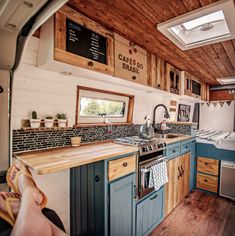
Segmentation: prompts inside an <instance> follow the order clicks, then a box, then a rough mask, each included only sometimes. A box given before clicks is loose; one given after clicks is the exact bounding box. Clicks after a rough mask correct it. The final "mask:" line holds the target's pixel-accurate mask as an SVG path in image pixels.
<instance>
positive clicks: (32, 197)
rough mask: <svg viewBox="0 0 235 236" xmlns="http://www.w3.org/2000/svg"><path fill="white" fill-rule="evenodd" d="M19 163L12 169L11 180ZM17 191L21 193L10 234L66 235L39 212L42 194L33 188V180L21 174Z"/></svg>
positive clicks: (17, 169) (24, 235)
mask: <svg viewBox="0 0 235 236" xmlns="http://www.w3.org/2000/svg"><path fill="white" fill-rule="evenodd" d="M19 169H20V165H18V166H17V167H16V168H13V169H12V173H11V175H10V176H11V178H12V180H13V179H14V177H15V176H16V173H17V171H19ZM18 187H19V191H20V193H21V194H22V200H21V207H20V211H19V214H18V216H17V219H16V223H15V226H14V228H13V230H12V235H13V236H14V235H16V236H21V235H22V236H28V235H29V236H34V235H35V236H39V235H43V236H51V235H52V236H53V235H55V236H57V235H58V236H59V235H66V234H65V233H64V232H63V231H62V230H60V229H59V228H58V227H57V226H55V225H54V224H53V223H51V222H50V221H49V220H48V219H47V218H46V217H45V216H44V215H43V214H42V212H41V208H40V205H39V204H40V203H41V202H42V195H41V194H40V193H39V191H38V190H37V189H36V188H35V186H34V183H33V181H32V180H31V179H30V178H29V177H27V176H26V175H23V174H21V175H20V176H19V180H18Z"/></svg>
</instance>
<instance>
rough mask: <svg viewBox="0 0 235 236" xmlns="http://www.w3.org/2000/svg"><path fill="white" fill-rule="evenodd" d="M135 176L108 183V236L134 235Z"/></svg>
mask: <svg viewBox="0 0 235 236" xmlns="http://www.w3.org/2000/svg"><path fill="white" fill-rule="evenodd" d="M134 193H135V174H132V175H128V176H125V177H124V178H122V179H119V180H117V181H114V182H112V183H110V196H109V197H110V206H109V207H110V209H109V214H110V215H109V217H110V219H109V220H110V236H120V235H122V236H134V234H135V212H134V209H135V208H134V205H135V198H134Z"/></svg>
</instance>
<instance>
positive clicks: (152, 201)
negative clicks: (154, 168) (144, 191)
mask: <svg viewBox="0 0 235 236" xmlns="http://www.w3.org/2000/svg"><path fill="white" fill-rule="evenodd" d="M163 204H164V197H163V188H161V189H160V190H159V191H158V192H154V193H153V194H151V195H150V196H149V197H147V198H146V199H144V200H143V201H142V202H140V203H139V204H138V205H137V207H136V208H137V210H136V211H137V212H136V214H137V217H136V236H143V235H148V234H149V233H150V232H151V231H152V230H153V229H154V228H155V227H156V226H157V225H158V224H160V222H161V221H162V219H163Z"/></svg>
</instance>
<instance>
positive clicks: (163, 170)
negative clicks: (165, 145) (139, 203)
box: [149, 161, 168, 191]
mask: <svg viewBox="0 0 235 236" xmlns="http://www.w3.org/2000/svg"><path fill="white" fill-rule="evenodd" d="M167 182H168V176H167V166H166V161H163V162H160V163H158V164H156V165H154V166H152V167H151V168H150V175H149V187H150V188H152V187H154V189H155V190H156V191H157V190H158V189H160V188H161V187H162V186H163V185H164V184H165V183H167Z"/></svg>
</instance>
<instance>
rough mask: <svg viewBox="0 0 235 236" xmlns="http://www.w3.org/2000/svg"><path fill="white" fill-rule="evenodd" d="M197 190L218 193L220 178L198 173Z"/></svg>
mask: <svg viewBox="0 0 235 236" xmlns="http://www.w3.org/2000/svg"><path fill="white" fill-rule="evenodd" d="M197 188H201V189H205V190H207V191H210V192H214V193H217V191H218V177H216V176H210V175H205V174H200V173H197Z"/></svg>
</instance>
